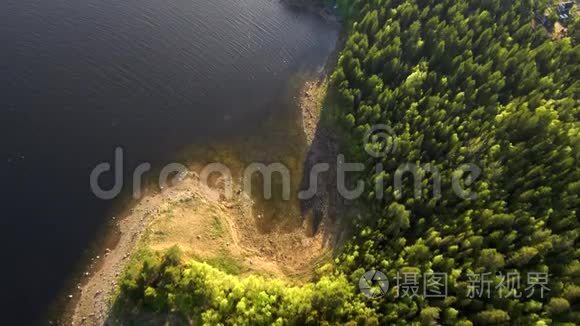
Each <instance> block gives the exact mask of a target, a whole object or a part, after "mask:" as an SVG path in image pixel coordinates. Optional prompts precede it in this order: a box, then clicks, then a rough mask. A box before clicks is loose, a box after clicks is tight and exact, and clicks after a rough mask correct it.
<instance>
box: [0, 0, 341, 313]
mask: <svg viewBox="0 0 580 326" xmlns="http://www.w3.org/2000/svg"><path fill="white" fill-rule="evenodd" d="M335 41H336V30H335V28H333V27H331V26H329V25H327V24H326V23H325V22H323V21H322V20H321V19H320V18H318V17H316V16H314V15H311V14H307V13H300V12H296V11H292V10H289V9H288V8H286V7H285V6H283V5H282V4H280V3H279V2H277V1H275V0H212V1H207V0H165V1H156V0H74V1H73V0H3V1H1V2H0V44H2V46H1V47H0V182H1V185H2V187H0V189H1V190H0V203H1V204H2V205H1V206H0V212H1V213H0V252H1V256H0V258H1V264H2V267H1V268H0V280H1V292H2V295H1V296H0V298H1V299H0V300H2V302H1V303H0V307H2V314H0V321H2V322H3V323H2V324H6V323H7V322H13V323H16V322H17V323H18V324H20V325H27V324H33V323H41V322H42V320H43V319H42V318H45V314H46V312H47V309H48V307H49V305H50V304H51V303H52V302H54V300H55V298H56V297H57V296H58V295H62V290H63V289H64V288H65V287H66V286H67V284H68V281H69V280H70V279H71V277H74V272H75V268H77V267H78V264H79V262H82V257H83V255H86V254H87V251H88V250H89V249H90V247H91V244H92V243H94V241H95V237H96V236H97V234H98V232H99V230H101V229H102V227H103V225H105V224H106V221H109V220H110V217H111V214H112V211H113V209H112V208H113V206H115V205H116V204H115V201H114V200H112V201H103V200H100V199H98V198H96V197H95V196H94V195H93V194H92V193H91V190H90V187H89V175H90V172H91V170H92V169H93V167H94V166H95V165H97V164H98V163H100V162H103V161H112V158H113V153H114V149H115V147H117V146H122V147H123V148H124V149H125V156H126V161H125V164H126V170H127V171H129V172H130V170H131V167H133V166H135V165H137V164H139V163H141V162H145V161H147V162H151V163H152V164H153V165H154V167H155V166H160V165H161V164H163V163H164V162H168V161H171V160H172V159H173V158H174V155H175V153H177V152H179V151H181V150H183V149H184V148H186V147H188V146H192V145H195V144H200V145H203V144H205V143H206V142H207V141H209V140H212V141H215V140H224V141H228V139H237V138H239V137H245V136H247V135H254V136H255V134H257V133H262V132H264V130H263V128H261V127H262V126H263V123H264V121H265V119H272V118H274V119H275V117H276V112H277V110H278V108H279V107H281V104H280V103H281V102H282V101H284V99H283V98H284V96H286V94H287V92H286V90H287V87H288V81H289V80H290V79H292V77H293V76H295V75H296V73H298V72H302V71H311V70H314V69H317V68H318V67H320V66H321V65H322V64H323V63H324V61H325V58H326V57H327V56H328V55H329V53H330V52H331V51H332V50H333V48H334V44H335ZM105 181H106V180H105Z"/></svg>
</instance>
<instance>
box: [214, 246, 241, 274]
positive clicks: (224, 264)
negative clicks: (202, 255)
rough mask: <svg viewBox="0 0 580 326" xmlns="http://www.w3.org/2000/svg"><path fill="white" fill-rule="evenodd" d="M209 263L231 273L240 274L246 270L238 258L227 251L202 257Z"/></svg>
mask: <svg viewBox="0 0 580 326" xmlns="http://www.w3.org/2000/svg"><path fill="white" fill-rule="evenodd" d="M204 261H205V262H206V263H208V264H209V265H211V266H213V267H215V268H217V269H219V270H221V271H223V272H226V273H228V274H231V275H240V274H242V273H244V272H246V271H247V270H248V268H247V267H246V266H244V265H243V264H242V262H241V261H239V260H238V259H235V258H233V257H232V256H230V255H228V253H227V252H225V251H221V252H220V254H219V255H218V256H215V257H211V258H206V259H204Z"/></svg>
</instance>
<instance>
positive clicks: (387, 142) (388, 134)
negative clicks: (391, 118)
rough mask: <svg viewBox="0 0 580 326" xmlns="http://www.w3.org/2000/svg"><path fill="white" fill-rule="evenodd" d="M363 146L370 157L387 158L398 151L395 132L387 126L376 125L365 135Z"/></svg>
mask: <svg viewBox="0 0 580 326" xmlns="http://www.w3.org/2000/svg"><path fill="white" fill-rule="evenodd" d="M363 145H364V148H365V151H366V152H367V154H369V155H370V156H372V157H375V158H379V157H385V156H387V154H389V153H394V152H395V151H396V150H397V143H396V134H395V131H394V130H393V128H391V127H389V126H387V125H383V124H379V125H374V126H373V127H372V128H371V129H370V130H369V131H367V132H366V133H365V135H364V139H363Z"/></svg>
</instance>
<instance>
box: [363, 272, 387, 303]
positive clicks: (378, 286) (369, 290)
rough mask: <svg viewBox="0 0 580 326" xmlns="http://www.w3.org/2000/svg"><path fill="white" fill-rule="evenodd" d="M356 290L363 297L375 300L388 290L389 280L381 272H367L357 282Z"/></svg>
mask: <svg viewBox="0 0 580 326" xmlns="http://www.w3.org/2000/svg"><path fill="white" fill-rule="evenodd" d="M358 288H359V289H360V292H361V293H362V294H363V295H364V296H365V297H367V298H371V299H377V298H380V297H382V296H384V295H385V294H386V293H387V291H388V290H389V280H388V279H387V276H386V275H385V274H384V273H383V272H381V271H367V272H366V273H364V274H363V276H362V277H361V278H360V280H359V281H358Z"/></svg>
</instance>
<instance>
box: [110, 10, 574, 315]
mask: <svg viewBox="0 0 580 326" xmlns="http://www.w3.org/2000/svg"><path fill="white" fill-rule="evenodd" d="M550 6H552V3H551V2H547V1H531V0H529V1H499V0H470V1H467V0H442V1H427V0H417V1H406V0H353V1H348V0H346V1H339V3H338V11H339V12H340V13H341V14H342V16H343V17H344V18H343V22H344V29H345V31H344V33H346V35H345V38H346V40H345V44H344V48H343V49H342V51H341V53H340V54H339V58H338V62H337V63H336V67H335V70H334V72H333V74H332V76H331V77H330V85H329V92H328V99H327V103H330V104H329V106H328V107H325V108H324V110H327V113H328V116H329V118H328V119H329V120H331V123H333V124H334V125H335V126H337V127H338V128H339V129H340V131H341V135H344V139H343V143H344V144H345V147H346V148H345V153H348V155H347V156H348V158H349V160H350V161H359V162H365V165H366V167H367V169H366V170H365V172H363V173H362V175H361V176H359V177H360V178H361V179H362V180H364V182H365V185H366V187H365V193H364V195H363V197H362V198H361V199H359V200H358V202H357V204H358V205H359V206H360V207H364V208H365V209H361V210H359V211H358V212H357V213H356V214H350V215H349V216H347V218H348V220H349V224H350V225H351V226H350V228H351V233H352V236H351V237H350V239H349V240H347V241H346V243H345V244H344V245H343V247H342V248H341V249H340V251H339V252H338V253H337V255H336V257H335V258H334V261H333V262H332V263H330V264H327V265H325V266H324V267H322V268H321V270H320V271H319V272H318V273H317V276H316V277H315V279H314V280H313V281H312V282H310V283H307V284H306V285H302V286H289V285H287V284H285V283H284V282H282V281H278V280H272V279H267V278H264V277H261V276H250V277H245V278H242V277H238V276H232V275H227V274H225V273H223V272H221V271H219V270H217V269H215V268H213V267H210V266H208V265H206V264H203V263H198V262H189V263H183V262H181V261H180V259H179V258H178V253H177V252H176V251H175V250H172V251H170V252H168V253H167V254H166V255H165V256H163V257H161V256H158V255H155V254H150V253H141V254H140V256H139V257H138V258H136V260H137V261H138V262H139V263H138V264H133V265H132V266H131V268H130V269H129V270H128V271H127V273H126V274H125V276H124V277H123V282H122V285H121V291H122V292H121V296H120V299H119V300H121V301H122V300H126V302H131V303H132V304H133V305H135V306H139V307H141V308H143V309H145V310H148V311H153V312H156V313H158V314H168V313H171V314H178V315H180V316H184V318H186V319H187V320H190V321H192V322H194V323H196V324H197V323H206V324H220V323H221V324H228V325H234V324H235V325H270V324H277V325H288V324H290V325H294V324H312V325H318V324H321V325H325V324H337V323H339V324H345V323H346V324H351V325H355V324H356V325H379V324H380V325H391V324H393V325H395V324H396V325H408V324H411V325H436V324H442V325H578V324H580V260H579V259H580V246H579V241H580V240H579V236H580V222H579V219H578V209H579V207H580V201H579V198H578V196H579V194H580V170H579V168H578V159H579V158H578V155H579V153H580V134H579V132H580V124H579V122H578V121H579V118H580V105H579V104H580V100H579V95H580V81H579V80H578V76H580V47H579V44H578V41H580V35H579V34H578V33H580V30H579V29H578V28H577V26H578V16H575V17H573V18H572V19H571V20H570V21H569V22H567V29H568V30H567V35H566V36H564V37H553V36H552V32H551V29H550V28H547V27H546V26H543V25H542V24H539V23H538V22H537V21H536V20H535V17H536V16H537V15H538V13H543V12H545V11H546V9H547V8H549V7H550ZM376 125H384V126H388V127H389V128H390V130H392V135H391V137H392V139H391V141H392V142H393V143H395V144H396V149H393V150H391V151H389V152H388V153H386V155H381V156H369V155H368V154H367V152H368V151H369V149H372V148H376V149H380V148H382V147H385V144H383V143H381V142H382V141H383V140H382V139H380V138H378V137H374V138H373V137H371V141H370V142H367V143H366V144H364V143H362V142H361V141H360V140H361V139H363V138H364V137H365V135H366V134H368V133H369V132H370V131H372V128H373V126H376ZM405 163H411V164H413V165H414V166H415V167H417V170H416V171H414V172H415V173H416V175H419V176H421V177H423V178H422V179H421V180H422V184H421V187H419V190H418V191H419V193H417V192H416V191H417V190H416V189H415V188H414V187H413V184H412V181H411V176H412V174H411V173H407V174H404V175H403V176H401V175H400V174H401V171H400V170H399V167H400V166H401V164H405ZM378 164H380V165H381V166H382V169H380V170H379V169H376V166H377V165H378ZM466 165H469V166H477V167H478V168H479V173H476V174H477V175H475V173H473V171H472V172H465V171H463V170H461V169H460V167H464V166H466ZM433 171H439V172H440V180H439V182H434V181H433V180H435V179H434V178H430V176H432V175H433V174H434V172H433ZM469 173H471V174H472V176H471V177H470V176H469ZM462 174H465V175H463V177H464V178H463V179H462V180H463V183H462V184H461V186H462V189H464V190H469V192H470V193H472V194H474V195H473V196H467V197H466V196H458V194H457V191H456V189H455V188H456V187H455V188H454V185H453V178H456V177H459V176H461V175H462ZM466 176H467V177H466ZM396 179H401V180H402V182H403V183H404V184H405V185H407V186H406V187H403V188H402V189H403V190H402V191H400V190H398V189H395V187H394V183H395V180H396ZM377 184H381V185H383V186H382V187H377ZM436 187H437V188H440V189H441V191H440V193H437V194H435V193H434V188H436ZM377 192H380V194H379V193H377ZM368 270H377V271H382V272H383V273H384V274H385V275H386V276H387V278H388V280H389V285H390V286H389V288H388V290H387V291H386V293H383V295H382V297H380V298H377V299H369V298H367V297H365V296H364V295H362V294H361V291H360V289H359V286H358V285H359V279H361V277H362V276H363V274H364V273H365V272H366V271H368ZM411 275H419V276H418V277H417V279H413V278H412V277H411ZM425 275H445V283H446V295H444V296H443V295H437V294H440V293H431V294H434V295H429V293H426V292H425V291H423V288H424V287H425V286H427V284H426V279H425V278H424V277H423V276H425ZM476 276H477V279H476ZM395 280H397V281H400V282H401V283H397V284H399V285H400V286H398V287H397V286H394V285H395ZM401 284H403V285H405V284H406V285H412V286H410V287H407V288H405V287H403V286H402V285H401ZM475 285H484V286H483V287H479V288H477V289H475V288H474V286H475ZM486 287H487V288H486ZM417 288H419V290H417ZM403 289H404V291H403ZM375 290H376V289H375ZM476 290H479V291H476ZM474 291H475V293H474Z"/></svg>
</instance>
